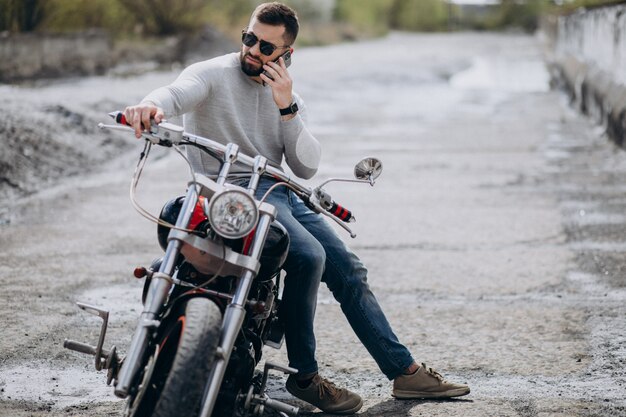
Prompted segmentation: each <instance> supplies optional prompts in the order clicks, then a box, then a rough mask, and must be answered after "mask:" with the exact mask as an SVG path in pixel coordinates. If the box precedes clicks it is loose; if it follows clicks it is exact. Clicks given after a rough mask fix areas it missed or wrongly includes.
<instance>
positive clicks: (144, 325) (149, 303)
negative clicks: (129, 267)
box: [114, 186, 198, 398]
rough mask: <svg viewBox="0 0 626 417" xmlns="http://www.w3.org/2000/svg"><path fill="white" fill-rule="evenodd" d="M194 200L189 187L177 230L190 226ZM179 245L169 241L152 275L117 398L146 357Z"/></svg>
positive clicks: (123, 394) (193, 191)
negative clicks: (157, 269) (158, 266)
mask: <svg viewBox="0 0 626 417" xmlns="http://www.w3.org/2000/svg"><path fill="white" fill-rule="evenodd" d="M197 201H198V193H197V191H196V187H195V186H190V187H189V189H188V190H187V195H186V196H185V202H184V203H183V206H182V208H181V211H180V214H179V216H178V219H177V221H176V227H178V228H184V227H186V226H187V225H188V224H189V220H190V219H191V216H192V214H193V210H194V208H195V206H196V203H197ZM181 246H182V242H181V241H180V240H176V239H172V240H170V241H169V243H168V244H167V249H166V250H165V256H163V262H162V263H161V267H160V268H159V272H155V273H154V274H153V275H152V283H151V284H150V287H149V289H148V294H147V296H146V303H145V304H144V309H143V312H142V313H141V316H140V317H139V322H138V323H137V328H136V329H135V333H134V334H133V338H132V340H131V342H130V347H129V349H128V354H127V355H126V358H125V359H124V365H123V366H122V368H121V369H120V372H119V375H118V379H117V384H116V385H115V391H114V393H115V395H116V396H118V397H120V398H126V397H127V396H128V394H129V393H130V388H131V386H132V383H133V381H134V380H135V377H136V376H137V373H138V372H139V370H140V369H141V366H142V364H143V358H144V357H145V354H146V349H147V348H148V344H149V342H150V338H151V337H152V335H153V334H154V329H156V328H157V327H158V326H159V324H160V322H159V321H158V320H157V318H158V316H159V312H160V311H161V310H162V308H163V305H164V304H165V301H166V300H167V296H168V294H169V291H170V289H171V288H172V279H171V277H172V274H173V273H174V268H175V267H176V259H177V258H178V255H179V253H180V249H181Z"/></svg>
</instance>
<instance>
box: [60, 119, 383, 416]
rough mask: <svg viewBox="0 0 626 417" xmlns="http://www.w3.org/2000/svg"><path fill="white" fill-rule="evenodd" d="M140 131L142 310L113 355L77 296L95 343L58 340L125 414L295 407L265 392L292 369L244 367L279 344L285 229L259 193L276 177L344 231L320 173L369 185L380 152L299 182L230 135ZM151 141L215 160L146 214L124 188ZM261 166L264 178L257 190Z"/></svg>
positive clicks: (166, 126) (241, 412)
mask: <svg viewBox="0 0 626 417" xmlns="http://www.w3.org/2000/svg"><path fill="white" fill-rule="evenodd" d="M110 116H111V117H113V118H114V119H115V121H116V122H117V124H112V125H108V124H102V123H101V124H99V127H100V128H101V129H115V130H122V131H126V132H129V133H133V132H134V130H133V129H132V128H130V127H129V126H128V123H127V122H126V120H125V118H124V115H123V113H121V112H114V113H110ZM142 136H143V139H145V147H144V150H143V152H142V153H141V157H140V160H139V163H138V165H137V168H136V170H135V173H134V175H133V180H132V184H131V201H132V203H133V205H134V206H135V208H136V209H137V210H138V211H139V212H140V213H141V214H142V215H144V216H145V217H147V218H149V219H150V220H152V221H154V222H156V223H157V224H158V227H157V235H158V239H159V243H160V244H161V246H162V248H163V249H164V250H165V254H164V255H163V256H162V257H161V258H159V259H157V260H155V261H154V262H153V263H152V264H151V265H150V266H149V267H138V268H136V269H135V271H134V275H135V277H137V278H142V279H144V280H145V282H144V288H143V293H142V302H143V311H142V313H141V315H140V316H139V319H138V323H137V325H136V329H135V332H134V334H133V337H132V339H131V342H130V346H129V348H128V352H127V354H126V356H125V357H123V358H122V357H120V355H119V354H118V352H117V349H116V347H115V346H113V347H112V348H110V349H105V348H104V340H105V336H106V330H107V324H108V315H109V313H108V312H107V311H105V310H102V309H100V308H97V307H95V306H91V305H88V304H84V303H77V304H78V306H79V307H80V308H81V309H82V310H84V311H86V312H88V313H91V314H94V315H97V316H99V317H100V318H102V325H101V329H100V335H99V338H98V343H97V344H96V345H95V346H93V345H90V344H86V343H81V342H77V341H74V340H65V342H64V347H65V348H67V349H70V350H74V351H77V352H81V353H85V354H88V355H92V356H94V357H95V368H96V370H98V371H100V370H107V384H108V385H110V384H111V383H113V385H114V394H115V395H116V396H118V397H120V398H125V399H126V400H127V401H126V406H125V409H124V416H125V417H149V416H155V417H156V416H158V417H174V416H200V417H211V416H216V417H217V416H230V415H232V416H242V417H244V416H261V415H262V414H263V412H264V410H265V409H266V408H269V409H273V410H275V411H276V412H277V413H278V414H279V415H281V416H295V415H297V414H298V411H299V410H298V408H297V407H294V406H291V405H289V404H286V403H283V402H281V401H277V400H274V399H272V398H270V397H269V396H268V395H267V393H266V387H267V379H268V376H269V372H270V371H272V370H276V371H280V372H283V373H285V374H294V373H297V370H296V369H293V368H290V367H288V366H282V365H279V364H275V363H271V362H266V363H265V365H264V368H263V371H262V372H258V371H256V367H257V365H258V364H259V363H260V361H261V357H262V351H263V348H264V346H270V347H273V348H280V347H281V345H282V342H283V339H284V331H283V329H282V323H281V319H280V315H279V308H280V303H281V299H280V294H281V291H280V286H281V279H280V272H281V266H282V264H283V262H284V261H285V258H286V256H287V251H288V248H289V236H288V233H287V231H286V230H285V228H284V227H283V226H282V225H280V223H279V222H278V221H277V220H276V209H275V208H274V206H272V205H270V204H268V203H267V202H265V199H266V197H267V195H269V193H271V192H272V191H273V190H275V189H276V188H277V187H288V188H289V189H291V190H292V191H293V192H294V193H295V194H296V195H298V196H299V197H300V198H301V199H302V200H303V201H304V202H305V203H306V204H307V205H308V206H309V207H310V208H311V209H312V210H313V211H315V212H317V213H321V214H323V215H325V216H327V217H329V218H330V219H332V220H333V221H335V222H336V223H337V224H339V225H340V226H341V227H342V228H344V229H345V230H346V231H347V232H348V233H349V234H350V236H351V237H353V238H354V237H356V235H355V234H354V233H353V232H352V230H351V229H350V228H349V227H348V226H347V225H346V224H345V223H347V222H353V221H355V218H354V216H353V215H352V213H351V212H350V211H349V210H347V209H346V208H344V207H342V206H341V205H340V204H338V203H336V202H335V201H333V199H332V198H331V196H330V195H329V194H328V193H327V192H326V191H324V189H323V188H322V187H323V186H325V185H326V184H328V183H329V182H332V181H345V182H359V183H369V184H370V185H372V186H373V185H374V182H375V180H376V178H378V176H379V175H380V173H381V171H382V164H381V162H380V161H379V160H378V159H375V158H365V159H363V160H361V161H360V162H359V163H358V164H357V165H356V166H355V169H354V175H355V178H354V179H341V178H331V179H329V180H327V181H325V182H323V183H322V184H321V185H319V186H318V187H315V188H310V187H308V186H305V185H302V184H300V183H298V182H297V181H296V180H294V179H293V178H292V177H290V176H289V175H288V174H286V173H285V172H283V171H282V170H280V169H278V168H275V167H273V166H271V165H269V164H268V161H267V159H266V158H264V157H263V156H261V155H257V156H255V157H250V156H247V155H244V154H243V153H241V152H239V149H238V146H237V145H235V144H233V143H230V144H227V145H223V144H220V143H218V142H215V141H212V140H210V139H207V138H203V137H200V136H197V135H193V134H190V133H186V132H185V131H184V130H183V128H182V127H180V126H177V125H174V124H172V123H169V122H167V121H163V122H161V123H159V124H156V123H153V125H152V126H151V128H150V130H146V131H144V132H143V134H142ZM153 145H159V146H163V147H169V148H172V149H174V150H175V151H177V152H178V153H179V154H180V155H181V156H182V157H183V158H185V160H187V159H186V157H185V155H184V153H183V152H182V151H181V148H182V147H185V146H194V147H196V148H198V149H200V150H202V151H203V152H205V153H207V154H208V155H210V156H212V157H213V158H215V159H217V160H218V161H220V163H221V169H220V171H219V174H218V176H217V178H215V179H212V178H209V177H207V176H204V175H201V174H199V173H193V170H192V174H191V175H192V180H191V181H190V182H189V184H188V187H187V191H186V194H185V195H184V196H182V197H178V198H175V199H173V200H171V201H169V202H167V203H166V204H165V206H164V207H163V209H162V211H161V213H160V215H159V216H154V215H152V214H150V213H148V212H147V211H146V210H144V209H143V208H141V207H140V206H139V204H138V203H137V201H136V198H135V189H136V187H137V184H138V182H139V179H140V177H141V172H142V170H143V167H144V165H145V162H146V160H147V158H148V155H149V153H150V149H151V147H152V146H153ZM187 163H189V161H188V160H187ZM235 163H237V164H239V165H242V164H243V165H245V166H246V167H248V168H249V169H250V177H249V182H248V184H247V187H241V186H238V185H235V184H233V183H230V182H228V181H227V180H228V179H229V172H230V170H231V168H232V167H233V165H234V164H235ZM262 176H269V177H271V178H273V180H274V181H275V182H276V183H275V184H274V185H273V186H272V187H270V189H269V190H268V191H267V193H265V195H264V196H262V197H261V198H257V197H256V191H257V186H258V184H259V181H260V179H261V178H262Z"/></svg>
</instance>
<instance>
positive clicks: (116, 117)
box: [109, 111, 130, 126]
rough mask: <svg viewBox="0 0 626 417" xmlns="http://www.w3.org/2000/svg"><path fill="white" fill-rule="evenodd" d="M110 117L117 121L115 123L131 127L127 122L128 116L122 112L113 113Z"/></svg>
mask: <svg viewBox="0 0 626 417" xmlns="http://www.w3.org/2000/svg"><path fill="white" fill-rule="evenodd" d="M109 116H111V117H112V118H113V120H115V123H119V124H121V125H126V126H130V123H128V121H127V120H126V116H124V113H123V112H121V111H114V112H113V113H109Z"/></svg>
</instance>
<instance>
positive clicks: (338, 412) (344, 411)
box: [320, 400, 363, 415]
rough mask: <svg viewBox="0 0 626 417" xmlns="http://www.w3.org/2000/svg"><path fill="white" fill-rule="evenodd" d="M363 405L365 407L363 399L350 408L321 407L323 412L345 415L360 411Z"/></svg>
mask: <svg viewBox="0 0 626 417" xmlns="http://www.w3.org/2000/svg"><path fill="white" fill-rule="evenodd" d="M361 407H363V400H361V401H359V403H358V404H357V405H355V406H354V407H352V408H351V409H349V410H341V411H331V410H322V409H321V408H320V410H322V411H323V412H325V413H328V414H341V415H345V414H354V413H356V412H357V411H359V410H360V409H361Z"/></svg>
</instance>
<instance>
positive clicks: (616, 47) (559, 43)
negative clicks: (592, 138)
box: [545, 4, 626, 146]
mask: <svg viewBox="0 0 626 417" xmlns="http://www.w3.org/2000/svg"><path fill="white" fill-rule="evenodd" d="M553 23H554V24H553V27H552V28H547V30H545V33H547V34H548V36H551V37H552V39H551V42H550V44H551V45H552V59H551V61H552V62H551V68H552V73H553V78H554V79H555V81H556V82H557V83H558V84H560V85H562V86H564V87H565V88H566V90H567V91H568V92H569V93H570V96H571V97H572V100H573V102H574V103H575V104H576V106H577V107H578V108H579V109H580V110H581V111H582V112H583V113H585V114H588V115H589V116H590V117H592V118H594V119H595V120H596V121H597V122H598V123H601V124H602V125H603V126H605V127H606V131H607V133H608V135H609V137H610V138H611V139H612V140H614V141H615V142H616V143H617V144H618V145H620V146H625V145H626V143H625V140H624V139H626V5H624V4H621V5H614V6H605V7H598V8H594V9H580V10H578V11H576V12H575V13H572V14H570V15H566V16H560V17H559V18H558V19H557V20H556V21H555V22H553Z"/></svg>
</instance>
